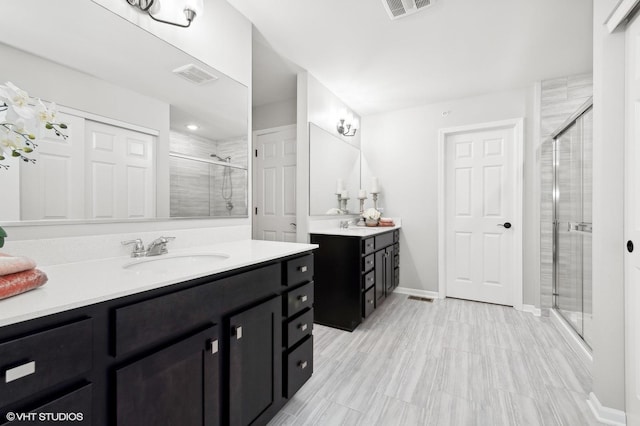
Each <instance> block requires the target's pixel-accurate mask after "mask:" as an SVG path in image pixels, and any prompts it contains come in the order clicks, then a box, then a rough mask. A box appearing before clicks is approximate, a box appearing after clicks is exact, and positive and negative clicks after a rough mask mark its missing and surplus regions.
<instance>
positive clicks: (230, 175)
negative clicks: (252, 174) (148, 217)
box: [169, 131, 248, 217]
mask: <svg viewBox="0 0 640 426" xmlns="http://www.w3.org/2000/svg"><path fill="white" fill-rule="evenodd" d="M169 149H170V152H169V172H170V185H169V188H170V215H171V217H246V216H247V214H248V210H247V187H248V186H247V184H248V181H247V179H248V174H247V158H248V155H247V149H248V145H247V138H246V136H244V135H243V136H238V137H230V138H228V139H223V140H215V141H213V140H208V139H204V138H198V137H195V136H192V135H187V134H183V133H179V132H174V131H172V132H171V139H170V143H169Z"/></svg>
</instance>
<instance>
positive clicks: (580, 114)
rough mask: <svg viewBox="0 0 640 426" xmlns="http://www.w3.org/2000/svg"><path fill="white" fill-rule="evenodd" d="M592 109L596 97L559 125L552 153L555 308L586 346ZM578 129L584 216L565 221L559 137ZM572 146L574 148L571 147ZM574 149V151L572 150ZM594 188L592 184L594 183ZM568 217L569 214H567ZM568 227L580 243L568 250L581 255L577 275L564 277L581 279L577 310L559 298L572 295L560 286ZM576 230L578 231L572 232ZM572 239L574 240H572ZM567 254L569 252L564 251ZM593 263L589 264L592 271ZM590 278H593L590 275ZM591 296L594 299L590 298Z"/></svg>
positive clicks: (589, 309)
mask: <svg viewBox="0 0 640 426" xmlns="http://www.w3.org/2000/svg"><path fill="white" fill-rule="evenodd" d="M592 111H593V100H592V99H589V100H588V101H587V102H585V103H584V104H583V105H582V106H581V107H580V108H579V109H578V110H577V111H576V112H575V113H574V114H572V116H571V117H570V118H569V119H567V120H566V121H565V122H564V123H563V125H562V126H560V127H559V129H558V130H557V131H556V132H554V133H553V134H552V135H551V137H550V138H551V139H552V144H553V148H552V156H553V159H552V161H553V189H552V191H553V196H552V200H553V207H552V209H553V274H552V278H553V299H552V300H553V303H552V306H553V309H555V310H556V312H558V313H559V314H560V316H561V317H562V318H563V319H564V320H565V321H566V322H567V323H568V324H569V325H570V326H571V327H572V328H573V329H574V330H575V332H576V333H577V334H578V335H579V336H580V337H581V338H582V340H583V341H584V342H585V344H586V345H587V346H590V345H589V341H588V339H587V338H586V335H585V327H584V320H585V318H586V315H585V308H587V309H586V311H588V312H589V313H591V307H586V306H585V291H584V290H585V257H584V255H585V245H587V244H585V241H586V238H588V239H589V240H588V245H587V246H588V247H591V241H590V239H591V229H592V223H591V222H589V223H587V222H584V221H583V220H584V217H585V212H584V205H585V158H586V157H585V132H584V129H585V126H584V123H585V122H584V120H583V118H584V117H585V116H586V115H587V114H588V113H592ZM578 124H580V125H581V127H575V126H577V125H578ZM574 129H575V130H576V133H578V135H579V141H580V170H579V174H580V177H579V179H580V191H579V193H580V195H579V197H580V200H579V205H580V209H581V218H580V220H581V221H580V222H567V221H566V220H565V221H562V222H561V221H560V220H559V219H560V217H561V216H562V217H563V218H564V216H563V215H562V214H561V211H560V202H561V200H560V198H561V192H560V186H561V184H560V179H559V175H560V172H561V170H560V168H561V166H562V165H561V164H560V162H561V159H560V146H559V145H560V139H561V138H562V137H563V136H564V135H566V134H567V133H569V132H570V131H572V130H574ZM592 133H593V132H592V131H591V135H587V136H588V137H590V138H591V141H592V137H593V135H592ZM569 149H570V150H571V148H569ZM570 152H571V151H570ZM592 155H593V154H592V151H591V156H592ZM567 172H569V173H571V172H573V170H569V171H564V173H567ZM591 189H592V186H591ZM573 202H575V200H573ZM569 216H570V217H571V218H573V216H572V215H569ZM588 217H589V219H591V215H590V214H589V216H588ZM564 219H566V218H564ZM561 226H562V227H567V229H571V230H568V232H567V234H563V235H573V237H574V239H577V238H578V237H580V238H579V241H580V243H579V244H577V245H576V246H577V248H576V253H569V254H570V255H572V256H573V258H574V259H579V260H580V265H579V267H576V271H575V273H576V277H570V275H571V273H570V272H569V273H567V271H564V272H565V277H564V279H565V281H569V280H570V278H574V279H576V281H577V282H579V283H580V284H579V288H576V293H577V294H579V296H578V295H576V297H575V301H578V302H577V303H576V305H577V304H579V305H580V306H579V311H574V312H570V311H567V309H566V307H565V306H564V303H561V302H560V298H561V297H565V298H567V297H570V296H565V295H564V294H561V289H560V288H559V287H560V284H561V281H562V279H561V273H562V272H563V271H561V268H560V263H561V262H560V255H561V253H560V238H561V235H560V233H561V228H560V227H561ZM572 232H573V233H575V234H572ZM570 242H571V241H570ZM565 256H566V254H565ZM588 261H589V262H590V261H591V256H589V259H588ZM590 267H591V265H588V268H589V271H590V270H591V269H590ZM588 279H590V278H588ZM589 282H590V281H589ZM589 300H591V299H589ZM568 312H570V313H571V314H573V317H574V318H571V315H570V314H568Z"/></svg>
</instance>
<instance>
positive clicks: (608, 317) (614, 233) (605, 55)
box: [591, 0, 625, 410]
mask: <svg viewBox="0 0 640 426" xmlns="http://www.w3.org/2000/svg"><path fill="white" fill-rule="evenodd" d="M616 3H617V0H595V1H594V2H593V5H594V13H593V19H594V20H593V131H594V138H593V224H594V227H593V321H594V325H593V331H594V334H593V366H592V370H591V372H592V376H593V393H594V394H595V395H596V396H597V397H598V399H599V400H600V402H601V403H602V405H604V406H606V407H610V408H615V409H619V410H624V406H625V398H624V390H625V389H624V386H625V383H624V351H625V346H624V253H625V249H624V233H623V223H624V191H623V188H624V116H625V109H624V99H625V94H624V63H625V58H624V48H625V42H624V33H623V32H617V33H614V34H609V33H608V32H607V31H606V29H605V27H604V25H603V22H605V20H606V18H607V17H608V16H609V14H610V13H611V11H612V10H613V8H614V7H615V6H616Z"/></svg>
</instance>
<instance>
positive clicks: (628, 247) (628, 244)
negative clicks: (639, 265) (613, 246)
mask: <svg viewBox="0 0 640 426" xmlns="http://www.w3.org/2000/svg"><path fill="white" fill-rule="evenodd" d="M627 251H628V252H629V253H633V241H631V240H629V241H627Z"/></svg>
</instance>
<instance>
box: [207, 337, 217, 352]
mask: <svg viewBox="0 0 640 426" xmlns="http://www.w3.org/2000/svg"><path fill="white" fill-rule="evenodd" d="M209 350H210V351H211V355H215V354H217V353H218V339H216V340H210V341H209Z"/></svg>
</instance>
